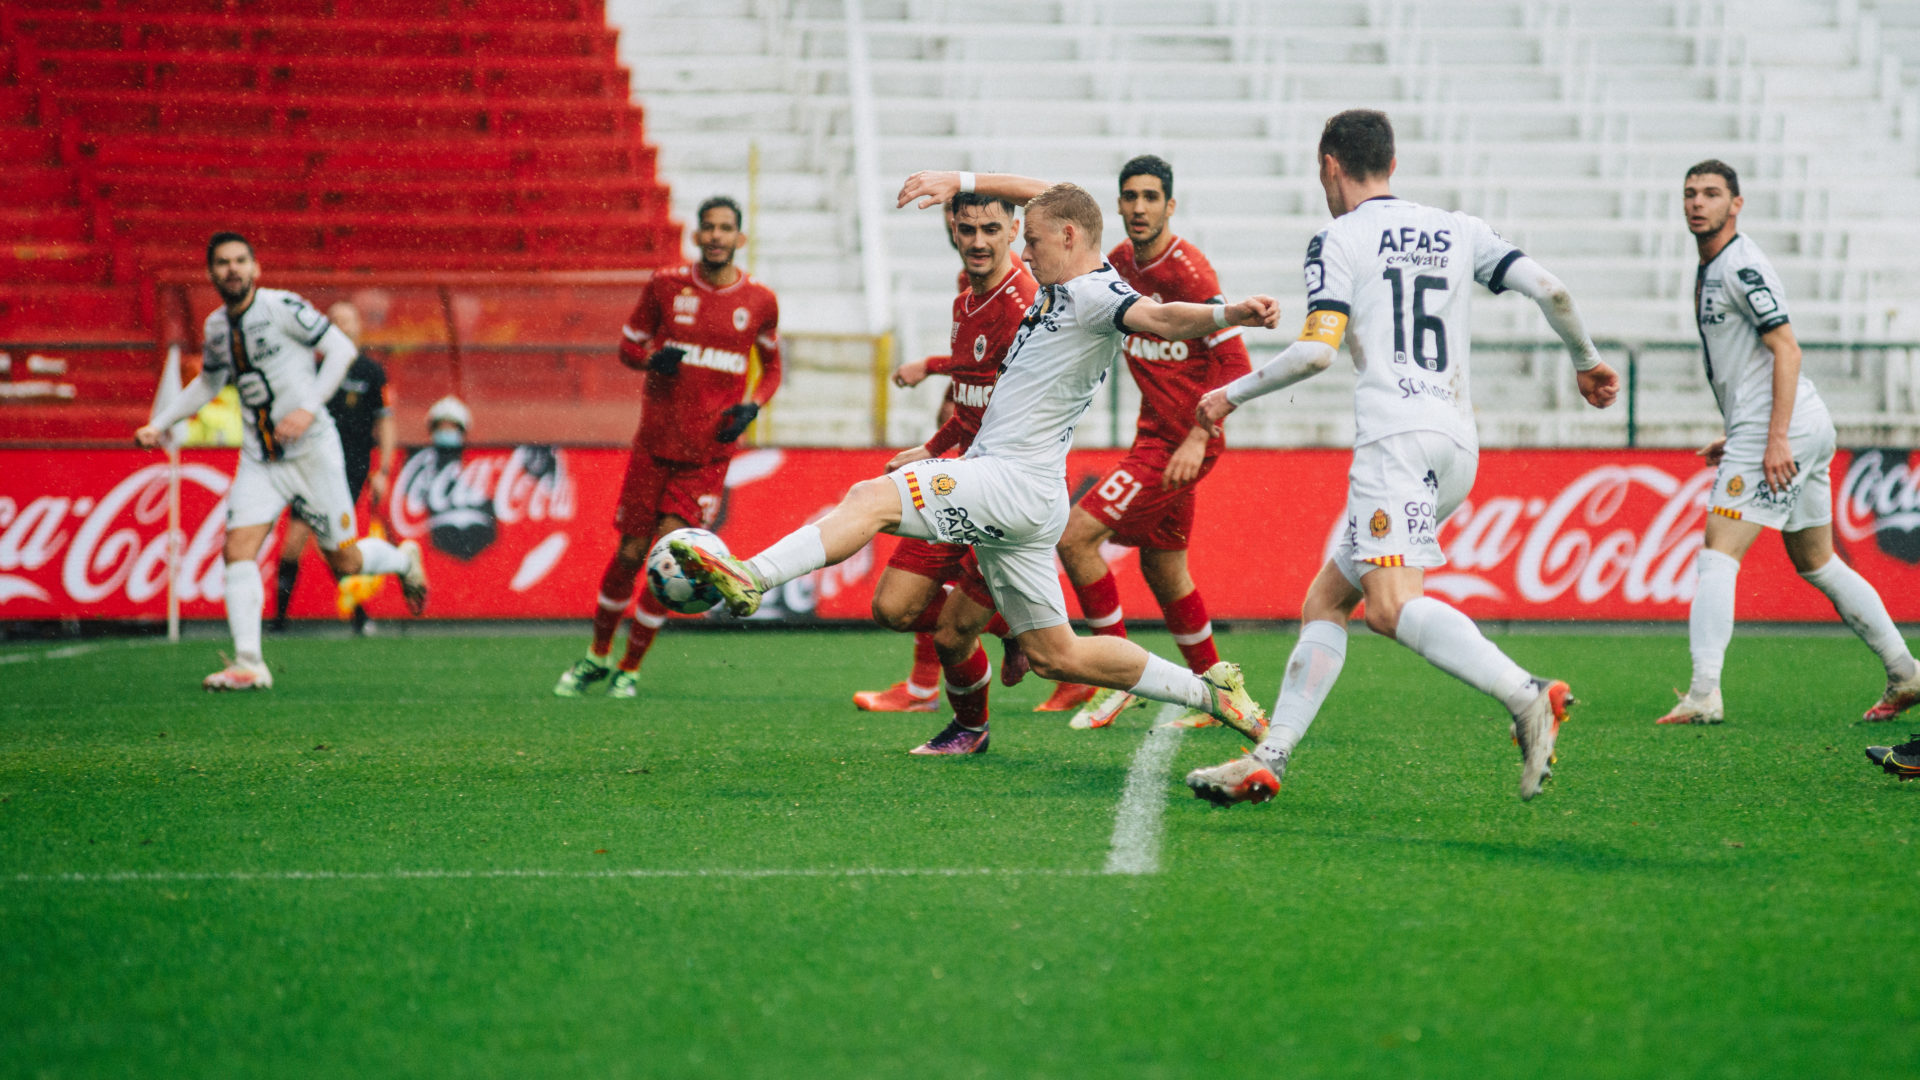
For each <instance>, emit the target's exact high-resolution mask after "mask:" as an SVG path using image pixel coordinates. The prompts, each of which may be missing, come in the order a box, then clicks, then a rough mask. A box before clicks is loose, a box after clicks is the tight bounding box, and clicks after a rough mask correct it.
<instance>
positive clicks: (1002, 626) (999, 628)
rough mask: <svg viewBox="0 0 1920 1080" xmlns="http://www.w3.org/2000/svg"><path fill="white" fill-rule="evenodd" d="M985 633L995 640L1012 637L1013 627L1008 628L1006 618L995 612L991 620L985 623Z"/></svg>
mask: <svg viewBox="0 0 1920 1080" xmlns="http://www.w3.org/2000/svg"><path fill="white" fill-rule="evenodd" d="M987 633H989V634H992V635H993V636H994V637H997V638H1004V637H1012V636H1013V627H1011V626H1008V625H1007V620H1006V617H1005V616H1004V615H1001V614H1000V613H999V612H997V611H996V612H994V613H993V618H992V619H991V620H989V621H988V622H987Z"/></svg>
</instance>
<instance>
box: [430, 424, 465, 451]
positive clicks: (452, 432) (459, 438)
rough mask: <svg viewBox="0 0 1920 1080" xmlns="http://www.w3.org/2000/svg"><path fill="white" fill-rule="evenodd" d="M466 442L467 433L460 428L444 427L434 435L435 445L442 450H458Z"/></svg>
mask: <svg viewBox="0 0 1920 1080" xmlns="http://www.w3.org/2000/svg"><path fill="white" fill-rule="evenodd" d="M466 441H467V433H466V432H464V431H461V430H460V429H459V428H453V427H444V428H440V429H438V430H436V431H435V432H434V433H433V445H435V446H437V447H439V448H440V449H442V450H458V449H460V447H462V446H464V445H466Z"/></svg>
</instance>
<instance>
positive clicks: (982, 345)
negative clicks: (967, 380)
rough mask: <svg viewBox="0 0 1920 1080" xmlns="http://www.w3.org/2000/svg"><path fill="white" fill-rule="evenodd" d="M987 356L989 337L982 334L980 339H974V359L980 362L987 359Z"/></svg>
mask: <svg viewBox="0 0 1920 1080" xmlns="http://www.w3.org/2000/svg"><path fill="white" fill-rule="evenodd" d="M986 356H987V335H985V334H981V335H980V336H979V337H977V338H974V339H973V359H974V360H975V361H976V362H978V361H980V360H984V359H986Z"/></svg>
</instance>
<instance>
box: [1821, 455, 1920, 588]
mask: <svg viewBox="0 0 1920 1080" xmlns="http://www.w3.org/2000/svg"><path fill="white" fill-rule="evenodd" d="M1834 526H1835V527H1836V528H1837V529H1838V530H1839V532H1840V536H1841V539H1843V540H1847V541H1849V542H1852V543H1856V544H1858V543H1863V542H1865V541H1866V540H1868V539H1872V540H1873V541H1874V543H1876V544H1877V545H1879V548H1880V550H1881V551H1884V552H1886V553H1887V554H1888V555H1891V556H1893V557H1894V558H1896V559H1899V560H1900V561H1901V562H1905V563H1920V469H1917V468H1915V467H1914V464H1913V452H1912V451H1908V450H1862V451H1860V452H1859V453H1858V454H1856V455H1855V456H1854V459H1853V464H1851V465H1849V466H1848V467H1847V477H1846V479H1845V480H1844V481H1843V482H1842V483H1841V484H1840V500H1839V505H1838V506H1837V507H1835V514H1834Z"/></svg>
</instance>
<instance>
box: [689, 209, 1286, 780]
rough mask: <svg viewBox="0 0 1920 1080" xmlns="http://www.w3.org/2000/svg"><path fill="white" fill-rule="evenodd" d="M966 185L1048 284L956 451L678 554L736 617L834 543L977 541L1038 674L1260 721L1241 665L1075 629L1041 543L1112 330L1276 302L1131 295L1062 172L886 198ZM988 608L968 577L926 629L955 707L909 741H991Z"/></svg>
mask: <svg viewBox="0 0 1920 1080" xmlns="http://www.w3.org/2000/svg"><path fill="white" fill-rule="evenodd" d="M975 190H978V191H979V192H980V193H981V194H984V195H990V196H994V197H997V198H1002V199H1006V200H1007V201H1009V202H1013V203H1016V204H1022V203H1023V204H1025V205H1026V208H1027V217H1026V221H1025V223H1024V230H1023V234H1024V239H1025V241H1026V250H1025V255H1026V256H1027V260H1028V263H1029V265H1030V267H1031V269H1032V272H1033V276H1034V280H1035V281H1037V282H1039V283H1040V285H1041V286H1043V288H1042V290H1041V291H1040V292H1039V293H1038V294H1037V295H1036V297H1035V299H1034V302H1033V306H1032V307H1030V308H1028V309H1027V313H1026V316H1025V318H1023V319H1022V320H1021V325H1020V330H1019V332H1018V333H1017V334H1016V335H1015V337H1014V341H1013V345H1012V346H1011V347H1009V348H1008V350H1007V356H1006V359H1005V360H1004V361H1003V362H1002V363H1001V372H1000V381H999V382H998V383H996V384H995V386H994V392H993V399H992V401H990V402H989V403H988V405H987V411H986V415H985V417H984V418H982V420H981V422H980V431H979V433H978V434H977V435H976V436H975V438H974V442H973V446H972V448H971V449H969V450H968V451H967V456H966V457H964V458H958V459H953V458H936V459H931V460H921V461H916V462H909V463H907V464H905V465H902V466H900V467H899V468H897V469H895V470H893V472H891V473H889V474H888V475H886V476H883V477H876V478H874V479H871V480H863V481H861V482H860V483H858V484H855V485H854V486H853V487H852V489H850V490H849V491H848V492H847V495H846V497H845V498H843V499H842V500H841V501H840V503H839V505H838V506H835V507H834V508H833V510H831V511H829V512H828V513H827V514H826V516H824V517H822V518H820V519H819V520H817V521H815V522H812V523H810V524H807V525H803V526H801V527H800V528H798V529H795V530H794V531H793V532H791V533H788V534H787V535H786V536H785V537H782V538H781V539H780V540H779V541H777V542H775V543H774V544H773V545H771V546H770V547H768V548H766V549H765V550H763V551H761V552H760V553H758V554H756V555H754V556H753V557H751V558H750V559H746V560H741V559H736V558H734V557H732V556H730V555H722V554H720V553H718V552H709V551H707V550H704V549H702V548H700V547H699V546H697V545H693V544H688V543H684V542H677V541H676V542H673V543H672V544H671V545H670V548H671V550H672V551H673V555H674V558H675V560H676V561H677V562H678V563H679V564H680V567H681V569H682V570H683V571H685V572H686V573H687V575H688V576H689V577H692V578H693V579H694V580H696V581H702V582H705V583H707V584H709V585H712V586H713V587H714V588H715V589H716V590H718V591H719V593H720V595H721V596H722V597H723V598H724V600H725V602H726V604H727V606H728V608H729V609H731V610H732V611H733V613H734V614H736V615H741V616H745V615H750V614H752V613H753V611H754V610H755V609H756V608H758V607H759V604H760V597H761V595H762V594H763V593H764V592H765V591H766V590H767V589H770V588H773V587H775V586H777V585H780V584H782V583H784V582H787V581H791V580H793V579H794V578H797V577H799V576H801V575H802V574H806V573H809V572H811V571H813V570H817V569H819V568H820V567H823V566H827V565H831V564H833V563H837V562H840V561H842V560H844V559H846V558H847V557H849V556H851V555H853V554H854V553H855V552H857V551H859V550H860V549H862V548H864V547H865V546H866V545H867V544H868V543H870V542H871V541H872V540H873V537H874V536H875V535H876V534H878V533H880V532H890V533H895V534H897V535H903V536H912V537H916V538H918V539H922V540H939V541H943V542H946V543H964V544H967V545H969V546H971V547H972V548H973V549H974V555H975V557H976V559H977V560H978V562H979V566H980V573H981V576H982V577H983V578H984V579H985V580H986V582H987V586H988V590H989V592H990V594H991V596H992V599H993V602H994V607H995V608H996V609H998V610H999V611H1000V612H1001V613H1002V614H1003V615H1004V616H1005V617H1006V620H1007V623H1008V624H1009V625H1010V627H1011V629H1012V631H1013V633H1014V634H1015V636H1017V637H1018V638H1019V641H1020V647H1021V649H1022V650H1023V651H1024V652H1025V653H1026V655H1027V657H1028V658H1029V660H1030V661H1031V663H1032V665H1033V670H1034V671H1035V672H1037V673H1039V674H1040V675H1041V676H1043V677H1045V678H1051V679H1055V680H1072V681H1075V682H1084V683H1091V684H1094V685H1096V686H1112V687H1117V688H1119V689H1124V690H1129V691H1130V692H1132V693H1135V694H1138V695H1140V696H1142V697H1148V698H1152V699H1154V700H1156V701H1164V702H1169V703H1173V704H1178V705H1184V706H1186V707H1187V708H1190V709H1199V710H1201V711H1204V712H1207V713H1209V714H1211V715H1213V716H1214V717H1216V718H1218V719H1222V720H1226V721H1228V722H1229V723H1231V724H1233V725H1234V727H1235V729H1236V730H1245V731H1255V732H1263V731H1264V730H1265V727H1266V722H1265V717H1264V714H1263V713H1262V712H1261V710H1260V707H1259V706H1258V705H1257V704H1255V703H1254V702H1253V700H1252V699H1251V698H1250V697H1249V696H1248V695H1247V692H1246V687H1245V682H1244V680H1243V678H1242V676H1241V674H1240V669H1239V668H1238V667H1236V666H1234V665H1232V664H1226V663H1221V664H1216V665H1214V667H1213V668H1211V669H1209V670H1208V671H1207V672H1206V674H1205V675H1195V674H1194V673H1193V672H1191V671H1188V670H1187V669H1186V668H1185V667H1182V666H1180V665H1177V664H1172V663H1169V662H1168V661H1166V660H1164V659H1161V658H1160V657H1157V656H1154V655H1153V654H1151V653H1149V652H1147V651H1146V650H1145V649H1142V648H1140V647H1139V646H1138V645H1135V644H1133V643H1132V642H1130V641H1127V640H1125V639H1123V638H1112V637H1088V638H1083V637H1079V636H1076V635H1075V634H1074V633H1073V631H1072V629H1071V628H1070V627H1069V626H1068V625H1067V606H1066V597H1065V596H1064V595H1063V594H1062V593H1061V591H1060V578H1059V575H1058V573H1057V572H1056V571H1055V569H1054V550H1053V549H1054V545H1055V544H1056V543H1058V542H1059V539H1060V533H1061V531H1062V530H1064V529H1065V528H1066V524H1067V516H1068V510H1069V506H1068V502H1067V491H1066V459H1067V449H1068V447H1069V446H1070V445H1071V444H1072V442H1073V432H1074V428H1075V427H1076V426H1077V425H1078V424H1079V422H1080V418H1081V417H1082V416H1083V415H1085V414H1086V411H1087V409H1088V407H1089V406H1091V405H1092V404H1093V397H1094V394H1095V393H1096V392H1097V391H1098V390H1099V388H1100V385H1101V383H1103V382H1104V381H1105V380H1106V375H1107V368H1108V367H1109V366H1110V365H1111V363H1112V360H1113V354H1114V351H1115V349H1116V348H1117V347H1118V346H1119V343H1120V339H1121V338H1122V337H1124V336H1125V335H1126V334H1127V333H1128V332H1130V331H1147V332H1150V333H1155V334H1159V335H1160V336H1162V337H1165V338H1167V339H1168V340H1188V339H1191V338H1196V337H1200V336H1202V335H1205V334H1210V333H1213V332H1214V331H1215V330H1219V329H1224V328H1225V327H1228V326H1268V327H1271V326H1273V325H1275V324H1276V323H1277V322H1278V321H1279V317H1280V310H1279V305H1278V304H1276V303H1274V301H1273V300H1272V298H1270V297H1265V296H1255V297H1251V298H1249V299H1247V300H1243V301H1241V302H1239V303H1236V304H1224V305H1222V304H1189V303H1179V302H1173V303H1165V304H1163V303H1160V302H1158V301H1155V300H1151V299H1148V298H1146V297H1143V296H1141V295H1140V294H1139V293H1137V292H1135V291H1134V290H1133V289H1132V287H1130V286H1129V285H1128V284H1127V283H1126V282H1125V281H1124V280H1123V279H1121V277H1120V275H1119V274H1117V273H1115V272H1114V270H1113V268H1112V267H1111V266H1108V265H1106V263H1105V261H1104V259H1103V258H1102V251H1103V248H1102V246H1101V243H1100V230H1101V220H1100V206H1099V203H1098V202H1096V201H1095V200H1094V198H1093V196H1092V195H1090V194H1088V193H1087V192H1086V191H1085V190H1084V189H1082V188H1080V187H1078V186H1076V185H1073V184H1053V185H1048V184H1047V183H1045V182H1044V181H1039V180H1031V179H1027V178H1025V177H1017V176H1005V175H991V174H989V175H982V176H979V177H977V178H976V177H975V176H974V175H973V174H971V173H953V172H923V173H916V174H914V175H913V176H911V177H909V178H908V179H907V183H906V185H905V186H904V187H903V188H902V189H901V191H900V195H899V200H898V204H899V205H900V206H905V205H907V204H908V203H912V202H917V203H918V204H919V205H920V207H921V208H922V209H924V208H926V207H930V206H934V205H936V204H938V203H942V202H945V201H946V200H948V199H950V198H952V197H953V196H954V195H956V194H958V193H960V192H968V191H975ZM985 613H986V609H984V608H983V607H982V606H981V605H978V604H975V603H972V602H970V601H969V600H968V599H967V598H966V596H965V595H964V594H963V593H956V594H954V595H952V596H949V597H948V598H947V602H946V605H945V606H944V607H943V609H942V611H941V613H940V625H939V627H938V629H937V631H936V634H935V642H936V644H937V645H938V646H939V648H940V653H941V659H942V661H943V663H944V664H945V668H946V670H945V672H944V674H945V676H946V680H947V691H948V695H949V697H950V699H951V700H952V702H953V706H954V713H955V715H954V720H953V722H952V723H950V724H948V725H947V726H946V728H945V729H944V730H942V731H941V732H940V733H939V734H938V735H935V736H934V737H933V738H932V739H930V740H928V741H927V742H926V743H924V744H922V745H921V746H919V747H917V748H916V749H915V750H914V751H913V752H914V753H918V754H977V753H981V752H984V751H985V750H986V749H987V742H988V735H987V726H986V719H987V717H986V700H985V699H986V694H985V693H984V690H985V689H986V683H987V679H988V676H989V675H990V674H991V671H990V669H989V665H988V663H987V660H986V656H985V655H984V653H983V652H982V651H981V650H980V649H979V644H978V635H979V634H980V632H981V631H982V630H984V629H985V627H986V623H987V619H986V618H985V617H983V616H984V615H985ZM969 650H971V651H969ZM956 690H958V691H960V693H956Z"/></svg>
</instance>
